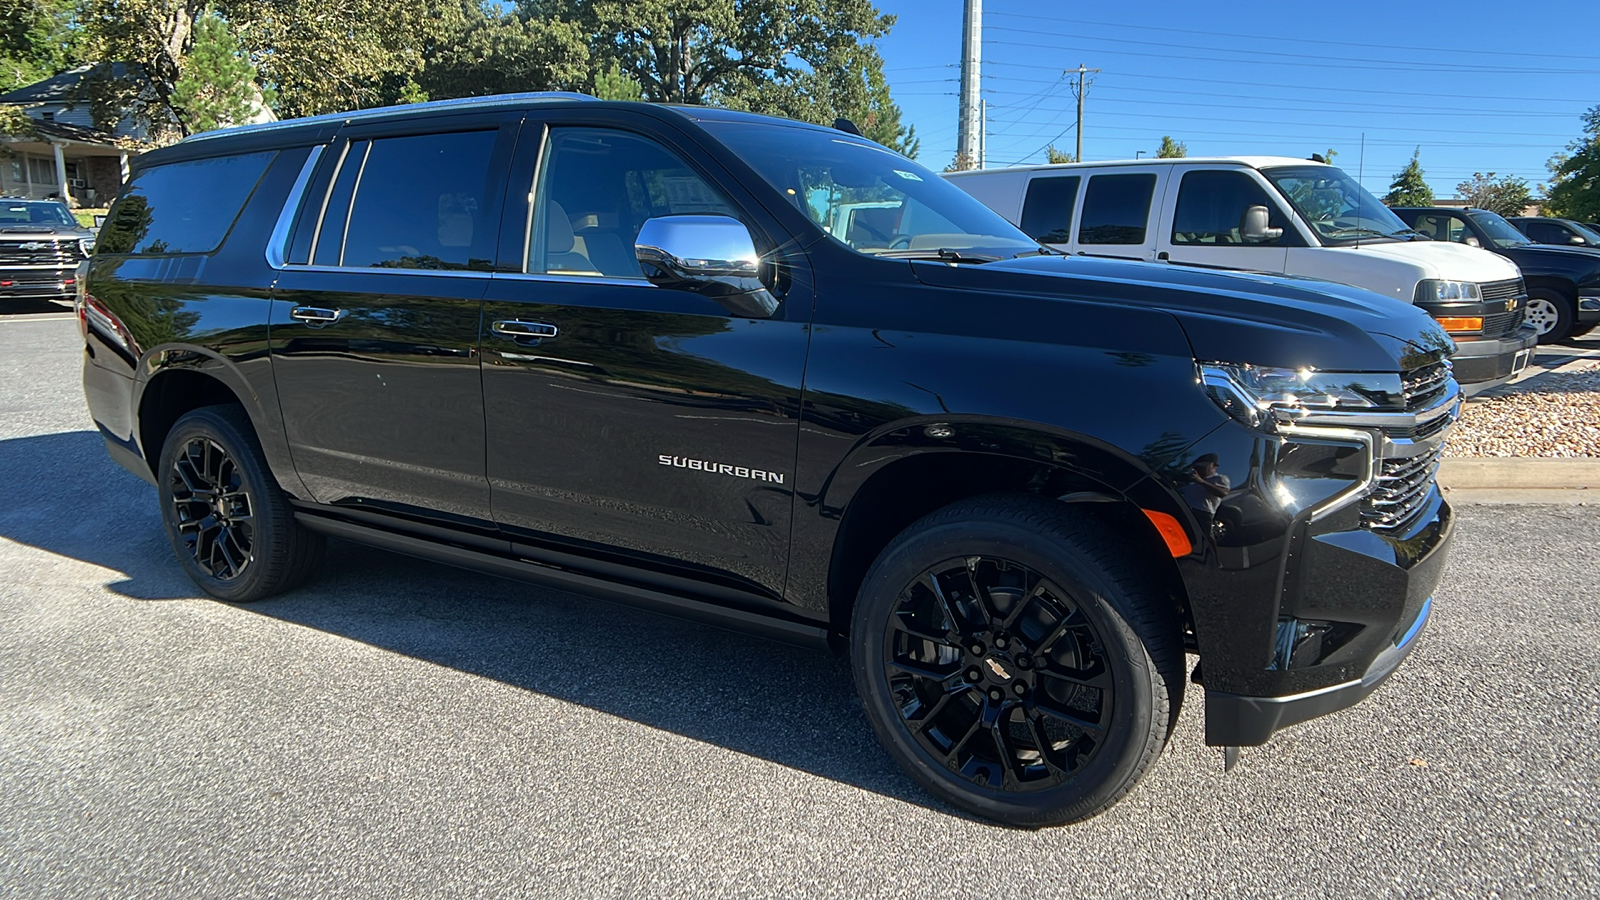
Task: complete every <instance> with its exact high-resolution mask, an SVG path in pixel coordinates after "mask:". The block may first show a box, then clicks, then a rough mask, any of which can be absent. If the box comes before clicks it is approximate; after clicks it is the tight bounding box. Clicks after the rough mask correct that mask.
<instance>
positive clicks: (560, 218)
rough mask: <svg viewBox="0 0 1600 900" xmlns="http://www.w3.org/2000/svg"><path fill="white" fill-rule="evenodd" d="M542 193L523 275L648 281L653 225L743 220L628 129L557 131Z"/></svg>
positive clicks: (716, 193)
mask: <svg viewBox="0 0 1600 900" xmlns="http://www.w3.org/2000/svg"><path fill="white" fill-rule="evenodd" d="M536 188H537V190H536V192H535V196H534V201H533V221H532V223H530V224H531V228H530V233H529V239H528V259H527V266H526V268H525V270H524V271H527V272H532V273H535V274H542V275H563V274H565V275H591V276H603V277H607V278H639V279H642V278H644V273H643V272H642V271H641V270H640V268H639V260H638V258H637V257H635V256H634V250H633V244H634V239H635V238H637V237H638V236H639V229H640V228H642V227H644V223H645V221H646V220H647V219H652V218H655V217H656V216H671V215H681V214H685V213H704V214H709V215H723V216H737V215H738V213H737V212H735V211H734V208H733V206H732V204H730V203H729V202H728V201H727V199H726V198H725V197H724V196H723V194H722V192H721V191H720V190H718V189H717V188H715V187H713V186H712V185H711V184H710V183H709V182H707V181H706V180H705V179H704V178H701V177H700V176H699V175H698V174H696V173H695V171H694V170H693V169H691V168H689V167H688V165H687V164H686V163H684V161H683V160H682V159H679V158H678V156H677V154H675V153H673V152H672V151H671V150H668V149H667V148H666V147H663V146H661V145H660V144H658V143H656V142H655V141H652V140H649V139H647V138H643V137H639V136H637V135H632V134H628V133H627V132H623V131H608V130H602V129H597V128H572V129H556V130H554V131H552V132H551V133H550V139H549V141H548V143H547V144H546V146H545V158H544V160H543V161H542V162H541V163H540V165H539V184H538V185H536ZM861 224H867V223H865V222H863V223H861Z"/></svg>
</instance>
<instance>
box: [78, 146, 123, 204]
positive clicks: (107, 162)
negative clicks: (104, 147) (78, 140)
mask: <svg viewBox="0 0 1600 900" xmlns="http://www.w3.org/2000/svg"><path fill="white" fill-rule="evenodd" d="M85 162H86V163H87V165H86V166H85V168H87V169H88V174H89V190H90V191H92V192H93V195H92V196H91V197H89V198H88V199H87V200H86V202H85V203H84V205H85V206H110V205H111V201H112V199H114V198H115V197H116V196H117V191H119V190H121V189H122V161H121V160H120V159H118V158H117V157H115V156H91V157H89V158H88V159H87V160H85Z"/></svg>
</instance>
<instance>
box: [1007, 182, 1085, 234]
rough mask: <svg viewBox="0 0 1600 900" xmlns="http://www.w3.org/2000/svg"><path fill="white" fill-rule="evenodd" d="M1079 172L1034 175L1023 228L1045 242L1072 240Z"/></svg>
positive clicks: (1023, 203) (1023, 202)
mask: <svg viewBox="0 0 1600 900" xmlns="http://www.w3.org/2000/svg"><path fill="white" fill-rule="evenodd" d="M1080 180H1081V179H1080V178H1079V177H1078V176H1076V175H1070V176H1060V175H1057V176H1055V177H1051V178H1035V179H1033V180H1032V181H1030V182H1028V196H1027V198H1026V199H1024V200H1023V201H1022V230H1023V231H1025V232H1027V234H1028V237H1031V238H1033V239H1034V240H1036V241H1039V242H1040V243H1043V244H1065V243H1068V242H1069V241H1071V240H1072V213H1073V211H1074V210H1075V209H1076V208H1077V204H1078V182H1079V181H1080Z"/></svg>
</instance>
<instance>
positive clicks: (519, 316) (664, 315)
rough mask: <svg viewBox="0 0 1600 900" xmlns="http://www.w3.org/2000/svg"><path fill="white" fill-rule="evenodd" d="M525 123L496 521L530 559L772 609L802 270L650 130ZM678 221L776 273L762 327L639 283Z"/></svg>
mask: <svg viewBox="0 0 1600 900" xmlns="http://www.w3.org/2000/svg"><path fill="white" fill-rule="evenodd" d="M537 115H540V116H543V117H545V118H544V121H543V122H541V123H539V124H537V125H536V124H535V120H534V119H532V118H530V121H529V124H528V126H527V128H526V129H525V130H524V136H523V139H522V141H521V144H520V146H519V149H518V157H517V162H516V165H515V167H514V170H513V174H512V180H513V181H512V185H511V187H510V189H509V191H508V194H509V197H510V198H511V199H510V201H509V202H508V206H507V210H506V214H505V223H506V224H505V226H504V231H505V237H504V238H503V240H502V251H501V267H502V269H510V270H512V271H510V272H508V273H503V274H497V275H496V276H495V280H494V283H493V285H492V286H491V288H490V292H489V295H488V299H487V303H486V304H485V310H484V313H485V315H484V321H485V330H484V335H483V345H482V357H483V391H484V398H485V404H486V405H485V409H484V412H485V414H486V420H487V428H488V445H487V458H488V477H489V481H490V483H491V484H492V485H493V499H494V515H495V519H496V520H497V521H498V522H499V523H500V525H501V526H502V527H503V528H504V529H505V530H506V531H508V532H509V533H510V534H511V535H512V539H513V540H514V541H516V542H518V543H519V545H521V546H522V547H523V548H524V550H523V552H525V553H528V554H529V555H530V556H533V557H534V558H542V559H553V560H554V561H556V562H559V563H560V564H563V565H567V564H570V565H577V566H579V567H584V566H601V567H604V566H608V565H612V564H616V563H620V564H623V565H627V566H629V567H630V568H629V570H628V571H630V572H632V573H634V574H633V575H631V576H629V577H646V575H645V574H643V573H650V576H649V577H656V576H664V577H667V578H669V579H670V578H671V577H691V578H695V579H696V580H697V581H698V582H699V584H698V585H697V586H696V590H709V589H711V588H710V586H711V585H714V584H716V583H719V582H720V583H722V584H724V585H727V586H729V587H731V588H734V589H738V590H742V591H745V592H754V593H764V594H768V595H778V594H781V591H782V588H783V580H784V577H785V571H786V567H787V560H788V542H789V523H790V519H791V510H790V506H791V503H792V500H793V494H792V491H793V482H794V479H793V472H794V460H795V449H796V443H797V438H798V434H799V431H798V429H799V422H798V414H799V409H800V389H801V377H802V374H803V372H804V368H805V356H806V347H807V341H808V328H809V320H810V315H811V300H812V290H811V288H810V286H809V285H810V277H809V270H808V269H807V267H806V264H805V258H804V256H803V255H801V254H800V253H799V252H798V251H796V250H794V249H793V248H792V247H791V248H788V249H784V250H781V251H780V250H778V249H777V248H778V247H779V246H780V245H782V244H783V243H784V242H783V241H781V240H775V239H773V238H772V237H771V235H773V234H774V233H775V227H776V226H775V225H773V224H772V223H771V221H770V220H769V219H768V218H766V217H765V216H764V214H762V213H761V212H760V210H759V207H758V206H757V204H756V203H755V202H754V200H753V198H751V197H750V196H749V195H748V194H745V193H744V192H743V191H742V189H741V188H740V186H739V185H738V184H737V183H736V182H734V181H733V179H731V178H729V177H728V176H727V175H726V173H725V172H723V171H722V170H720V168H719V167H718V166H717V165H716V163H715V162H714V161H712V160H710V159H709V158H708V157H707V156H706V155H705V154H704V152H703V151H701V150H699V148H697V147H696V146H695V145H694V144H693V143H692V142H691V141H689V140H688V139H687V138H686V137H684V136H683V135H681V134H680V133H678V132H676V131H675V130H673V129H671V128H669V127H665V126H662V125H660V123H658V122H657V121H656V120H654V119H653V118H649V117H645V116H642V115H641V116H637V117H633V116H629V115H625V114H619V113H617V112H616V111H610V112H609V113H608V115H607V116H606V117H605V118H596V117H595V116H593V115H592V114H585V112H584V111H583V110H581V109H579V110H573V111H569V112H562V111H555V110H551V111H547V112H540V113H538V114H537ZM683 214H714V215H726V216H732V217H734V218H737V219H739V220H740V221H742V222H744V223H745V224H746V225H747V226H749V227H750V228H751V230H752V231H753V232H754V234H755V236H756V246H757V247H758V249H761V250H762V251H763V252H764V253H766V254H768V258H772V259H776V260H778V261H779V262H778V265H776V266H774V268H773V271H774V272H781V273H782V274H781V280H780V282H778V283H774V284H772V285H770V287H772V288H773V289H774V293H776V294H778V295H779V296H780V298H781V300H782V305H781V306H780V307H779V309H778V311H777V313H776V315H774V316H773V317H771V318H766V319H749V318H741V317H738V316H735V315H733V314H731V313H730V312H729V311H728V310H727V309H725V308H723V307H722V306H721V305H719V304H717V303H716V302H714V301H712V300H710V299H707V298H706V297H703V296H700V295H698V294H694V293H690V292H686V291H678V290H668V289H666V288H658V287H655V286H654V285H652V284H650V283H649V282H648V281H646V280H645V279H644V277H643V273H642V271H641V269H640V266H639V263H638V260H637V259H636V257H635V255H634V239H635V237H636V236H637V235H638V233H639V229H640V227H641V226H642V225H643V224H644V222H645V221H646V220H647V219H650V218H653V217H656V216H670V215H683ZM552 553H554V554H560V555H557V556H551V554H552ZM579 558H581V560H582V561H581V562H579V561H577V560H578V559H579ZM663 584H665V585H666V586H669V587H670V586H671V582H670V581H668V582H664V583H663Z"/></svg>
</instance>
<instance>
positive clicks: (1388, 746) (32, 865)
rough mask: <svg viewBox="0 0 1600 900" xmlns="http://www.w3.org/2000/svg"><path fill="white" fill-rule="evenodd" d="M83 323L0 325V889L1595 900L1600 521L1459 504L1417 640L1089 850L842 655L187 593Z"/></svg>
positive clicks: (718, 639)
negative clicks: (968, 801) (873, 724)
mask: <svg viewBox="0 0 1600 900" xmlns="http://www.w3.org/2000/svg"><path fill="white" fill-rule="evenodd" d="M76 340H77V335H76V330H75V324H74V323H73V321H72V320H71V319H70V318H69V317H65V316H63V315H61V314H59V313H52V312H51V311H50V310H48V309H46V310H45V311H43V314H39V315H34V314H24V315H15V314H13V315H5V316H0V894H3V895H5V896H9V897H41V898H44V897H50V898H56V897H77V896H122V897H126V896H137V897H158V896H162V897H165V896H171V897H212V896H217V897H220V896H227V897H258V896H259V897H290V896H293V897H303V896H332V897H344V896H357V895H362V896H425V897H457V896H479V897H503V896H511V895H534V896H616V895H628V896H635V895H648V896H746V895H749V896H776V897H793V896H850V897H855V896H916V897H974V896H983V897H1001V896H1005V897H1029V896H1077V897H1168V896H1172V897H1190V896H1217V897H1266V896H1274V897H1276V896H1282V897H1384V896H1396V897H1401V896H1403V897H1423V896H1441V897H1490V896H1506V897H1514V896H1532V897H1574V896H1596V895H1600V886H1597V885H1600V862H1597V859H1600V786H1597V785H1600V647H1597V642H1596V640H1595V637H1594V631H1595V626H1594V623H1595V622H1596V621H1597V620H1600V574H1597V566H1596V559H1597V550H1596V548H1597V547H1600V509H1597V508H1596V506H1595V505H1587V506H1563V507H1540V506H1464V507H1461V508H1460V509H1459V510H1458V514H1459V517H1458V523H1459V532H1458V542H1457V544H1456V547H1455V550H1454V555H1453V557H1452V560H1451V563H1450V567H1449V570H1448V573H1447V576H1446V580H1445V583H1444V585H1443V586H1442V587H1441V589H1440V591H1439V593H1438V594H1437V597H1436V603H1435V614H1434V619H1433V621H1432V623H1431V625H1430V627H1429V629H1428V631H1427V632H1426V633H1425V634H1424V636H1423V640H1422V643H1421V645H1420V646H1419V648H1418V650H1417V651H1416V652H1415V653H1414V654H1413V656H1412V658H1411V660H1410V661H1409V662H1408V663H1407V665H1406V666H1404V667H1403V668H1402V669H1401V670H1400V672H1399V673H1398V674H1397V675H1396V676H1395V678H1394V680H1393V681H1392V682H1391V683H1390V684H1388V685H1386V686H1385V687H1384V688H1383V689H1382V690H1380V691H1379V692H1378V693H1377V694H1376V695H1374V697H1373V698H1372V699H1371V700H1369V701H1368V702H1366V703H1365V704H1362V705H1361V706H1359V707H1357V708H1355V709H1354V710H1351V711H1349V712H1347V713H1344V714H1341V715H1338V716H1335V717H1332V718H1326V719H1322V720H1317V721H1314V722H1312V723H1308V724H1307V725H1304V726H1300V727H1298V728H1295V729H1292V730H1290V731H1287V732H1285V733H1283V734H1281V735H1279V736H1278V737H1277V738H1275V739H1274V741H1273V742H1272V743H1271V744H1270V745H1268V746H1267V747H1264V748H1259V749H1248V750H1246V751H1245V754H1244V757H1243V760H1242V761H1241V763H1240V765H1239V767H1238V768H1236V769H1235V770H1234V771H1233V772H1232V773H1230V774H1228V775H1224V774H1223V772H1222V764H1221V758H1220V754H1218V753H1217V752H1216V751H1214V750H1210V749H1208V748H1206V747H1204V746H1203V744H1202V743H1201V732H1200V712H1201V709H1200V706H1201V704H1200V700H1199V697H1198V696H1195V695H1191V697H1190V703H1189V705H1188V706H1187V707H1186V708H1185V710H1184V714H1183V719H1182V722H1181V726H1180V728H1179V731H1178V733H1177V735H1176V736H1175V738H1174V740H1173V742H1172V745H1171V746H1170V747H1169V749H1168V751H1167V753H1166V755H1165V757H1164V758H1163V759H1162V760H1161V762H1160V764H1159V765H1158V766H1157V768H1156V770H1155V772H1154V774H1153V775H1152V776H1151V777H1150V778H1149V779H1147V780H1146V782H1145V783H1144V784H1143V785H1142V786H1141V787H1140V788H1138V789H1137V790H1136V791H1135V792H1134V793H1133V794H1132V795H1131V796H1130V797H1129V798H1128V799H1127V800H1125V801H1124V802H1123V803H1122V804H1121V805H1119V806H1117V807H1115V808H1114V809H1113V810H1111V811H1110V812H1108V813H1106V814H1105V815H1102V816H1100V817H1099V818H1096V819H1093V820H1091V821H1089V822H1087V823H1084V824H1081V825H1077V826H1073V827H1067V828H1058V829H1051V830H1046V831H1038V832H1028V831H1017V830H1012V829H1007V828H1001V827H996V826H992V825H989V824H986V823H984V822H980V821H977V820H974V819H971V818H968V817H966V816H964V815H961V814H958V813H955V812H953V811H952V810H950V809H948V808H945V807H942V806H940V805H938V804H936V803H935V802H933V801H932V800H931V799H930V798H929V797H927V796H926V795H925V794H923V793H921V792H920V791H919V790H917V789H916V788H915V787H914V786H913V785H912V783H911V782H910V781H909V780H908V779H906V778H904V777H903V776H901V775H900V773H899V772H898V771H897V770H896V769H895V768H894V766H893V764H892V763H891V762H890V760H889V759H888V757H887V756H886V754H885V753H884V752H883V751H881V750H880V749H879V748H878V746H877V744H876V743H875V742H874V741H873V739H872V736H871V732H870V729H869V728H868V726H867V723H866V721H865V719H864V718H863V716H862V714H861V712H860V710H859V707H858V706H857V704H856V702H855V699H854V693H853V689H852V686H851V681H850V675H849V671H848V667H847V666H846V665H845V663H844V662H842V661H839V660H834V659H830V658H827V657H822V656H817V655H813V654H810V653H807V652H804V651H799V650H791V649H788V648H785V647H781V646H777V645H772V644H767V643H764V642H762V641H759V640H756V639H752V638H745V637H742V636H737V635H730V634H726V633H723V632H719V631H715V630H712V629H708V628H702V627H698V626H694V625H689V624H682V623H678V622H675V621H672V620H668V619H662V618H657V617H654V616H651V615H647V614H643V613H637V612H633V611H630V610H626V609H619V608H617V607H612V606H608V605H605V604H603V603H599V602H596V601H593V600H589V599H585V598H583V597H579V596H573V595H570V594H560V593H554V592H550V591H544V590H540V589H537V588H533V587H528V586H524V585H520V584H516V583H512V582H506V581H500V580H495V579H491V578H487V577H483V576H479V575H475V574H469V573H465V572H459V571H455V570H452V569H448V568H443V567H439V566H435V565H432V564H426V563H422V562H417V561H413V560H409V559H406V558H403V557H399V556H393V555H390V554H386V553H383V552H379V551H375V550H368V549H365V548H361V547H357V546H354V545H350V544H343V543H336V544H334V545H333V546H332V547H331V550H330V559H329V562H328V564H327V565H326V566H325V567H324V569H323V571H322V572H321V573H320V575H319V576H318V577H317V578H315V580H314V581H313V582H312V583H311V584H310V585H309V586H307V587H305V588H303V589H301V590H299V591H296V592H294V593H293V594H290V595H288V596H285V597H282V598H279V599H275V600H271V601H268V602H265V603H260V604H256V605H251V606H228V605H225V604H221V603H217V602H214V601H211V600H206V599H201V598H200V597H199V596H198V594H197V591H196V589H195V588H194V586H193V585H192V584H191V583H190V582H189V581H188V580H187V579H186V578H185V577H184V576H183V574H182V573H181V571H180V570H179V569H178V567H177V565H176V563H175V562H174V561H173V560H172V558H171V554H170V551H169V550H168V548H167V546H166V544H165V541H164V539H163V537H162V535H161V533H160V529H159V523H158V517H157V513H156V509H155V502H154V492H153V491H152V490H151V489H150V488H148V487H147V486H146V485H145V484H144V483H143V482H141V481H139V480H138V479H136V478H134V477H133V476H132V475H129V474H127V473H126V472H123V471H122V470H121V469H119V468H118V467H116V466H115V465H114V464H113V463H112V462H110V460H109V459H108V458H107V456H106V455H105V452H104V450H103V448H102V446H101V443H100V439H99V437H98V435H97V434H96V433H95V432H94V431H93V430H92V425H91V424H90V422H89V419H88V416H87V413H86V411H85V409H84V405H83V400H82V396H81V393H80V390H79V386H78V375H77V367H78V361H79V355H78V354H79V349H78V346H77V343H76Z"/></svg>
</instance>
